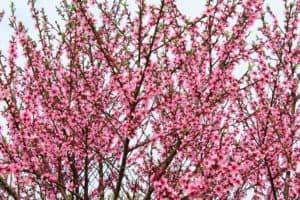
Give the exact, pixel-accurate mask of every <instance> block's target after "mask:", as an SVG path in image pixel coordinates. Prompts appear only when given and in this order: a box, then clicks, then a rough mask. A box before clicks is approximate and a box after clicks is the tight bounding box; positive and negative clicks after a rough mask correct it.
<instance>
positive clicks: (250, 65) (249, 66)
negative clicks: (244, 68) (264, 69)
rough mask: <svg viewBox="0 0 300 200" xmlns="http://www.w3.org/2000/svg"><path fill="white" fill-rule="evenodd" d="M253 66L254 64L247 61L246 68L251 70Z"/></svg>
mask: <svg viewBox="0 0 300 200" xmlns="http://www.w3.org/2000/svg"><path fill="white" fill-rule="evenodd" d="M253 66H254V65H253V64H251V63H249V64H248V70H249V71H251V70H252V69H253Z"/></svg>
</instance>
